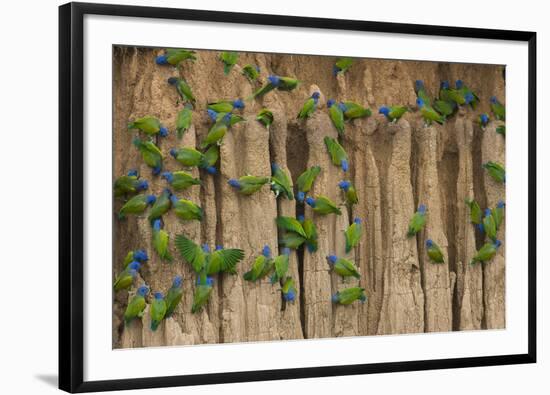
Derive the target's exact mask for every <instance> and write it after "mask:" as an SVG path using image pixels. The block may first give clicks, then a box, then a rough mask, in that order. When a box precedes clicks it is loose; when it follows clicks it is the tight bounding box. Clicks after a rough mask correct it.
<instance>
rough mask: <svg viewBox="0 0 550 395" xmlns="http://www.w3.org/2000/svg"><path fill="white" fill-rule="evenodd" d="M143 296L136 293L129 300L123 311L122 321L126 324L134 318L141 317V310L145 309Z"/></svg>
mask: <svg viewBox="0 0 550 395" xmlns="http://www.w3.org/2000/svg"><path fill="white" fill-rule="evenodd" d="M145 306H146V303H145V298H144V297H143V296H139V295H136V296H134V297H133V298H132V300H130V303H128V306H127V307H126V311H125V312H124V322H125V324H126V325H128V324H129V323H130V322H131V321H132V320H133V319H134V318H138V317H141V315H142V314H143V310H145Z"/></svg>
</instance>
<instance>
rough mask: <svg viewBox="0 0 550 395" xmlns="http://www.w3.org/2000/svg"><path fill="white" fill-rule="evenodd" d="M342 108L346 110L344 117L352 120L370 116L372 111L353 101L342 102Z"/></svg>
mask: <svg viewBox="0 0 550 395" xmlns="http://www.w3.org/2000/svg"><path fill="white" fill-rule="evenodd" d="M340 108H341V109H342V111H344V119H345V120H346V121H351V120H354V119H358V118H365V117H370V116H371V115H372V111H371V110H370V108H365V107H363V106H362V105H360V104H358V103H355V102H353V101H345V102H340Z"/></svg>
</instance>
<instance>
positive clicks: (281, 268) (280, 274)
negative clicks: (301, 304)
mask: <svg viewBox="0 0 550 395" xmlns="http://www.w3.org/2000/svg"><path fill="white" fill-rule="evenodd" d="M274 261H275V272H274V273H273V275H272V276H271V283H272V284H274V283H276V282H277V281H279V280H281V279H283V278H284V277H285V275H286V272H287V271H288V255H286V254H282V255H279V256H278V257H276V258H275V259H274Z"/></svg>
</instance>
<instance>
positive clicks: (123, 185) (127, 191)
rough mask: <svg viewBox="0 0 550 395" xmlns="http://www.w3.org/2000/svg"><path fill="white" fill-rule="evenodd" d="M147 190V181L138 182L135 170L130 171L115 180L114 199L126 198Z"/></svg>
mask: <svg viewBox="0 0 550 395" xmlns="http://www.w3.org/2000/svg"><path fill="white" fill-rule="evenodd" d="M148 188H149V183H147V180H140V179H139V174H138V172H137V170H130V171H129V172H128V174H127V175H124V176H120V177H118V178H117V179H116V180H115V185H114V191H115V197H123V196H124V197H127V196H128V195H135V194H136V193H139V192H141V191H146V190H147V189H148Z"/></svg>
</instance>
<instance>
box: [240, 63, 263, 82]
mask: <svg viewBox="0 0 550 395" xmlns="http://www.w3.org/2000/svg"><path fill="white" fill-rule="evenodd" d="M242 74H243V75H244V76H245V77H246V78H248V79H249V80H250V81H251V82H253V81H256V80H257V79H258V77H259V76H260V67H259V66H253V65H251V64H247V65H245V66H244V67H243V71H242Z"/></svg>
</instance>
